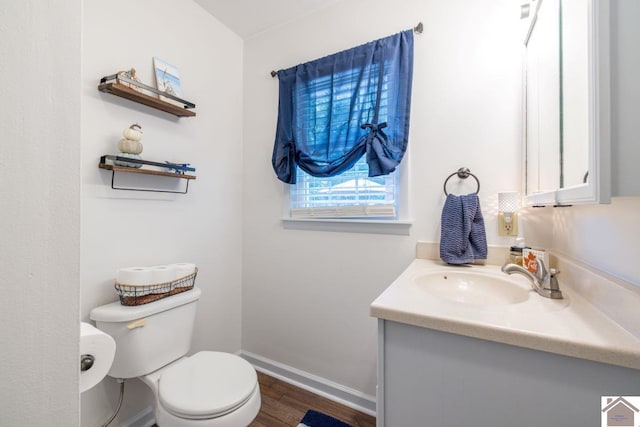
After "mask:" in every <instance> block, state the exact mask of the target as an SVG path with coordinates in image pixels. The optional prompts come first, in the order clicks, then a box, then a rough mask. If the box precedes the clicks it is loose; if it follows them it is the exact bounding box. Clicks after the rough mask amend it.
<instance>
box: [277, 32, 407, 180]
mask: <svg viewBox="0 0 640 427" xmlns="http://www.w3.org/2000/svg"><path fill="white" fill-rule="evenodd" d="M412 76H413V30H407V31H404V32H401V33H398V34H395V35H393V36H389V37H385V38H382V39H379V40H375V41H373V42H370V43H367V44H365V45H362V46H358V47H355V48H352V49H349V50H346V51H343V52H339V53H336V54H334V55H330V56H327V57H324V58H321V59H317V60H315V61H312V62H308V63H306V64H301V65H297V66H295V67H292V68H289V69H286V70H280V71H278V79H279V82H280V94H279V96H280V98H279V105H278V124H277V129H276V139H275V144H274V148H273V157H272V164H273V169H274V171H275V172H276V175H277V177H278V179H280V180H281V181H283V182H286V183H288V184H295V182H296V167H300V168H301V169H302V170H304V171H305V172H307V173H308V174H310V175H312V176H316V177H329V176H335V175H338V174H340V173H342V172H344V171H346V170H348V169H350V168H351V167H352V166H353V165H354V164H355V163H356V162H357V161H358V160H359V159H360V158H361V157H362V156H363V155H365V154H366V160H367V164H368V165H369V176H380V175H386V174H389V173H391V172H393V171H394V170H395V168H396V166H397V165H398V164H399V163H400V161H401V160H402V157H403V156H404V153H405V151H406V149H407V143H408V135H409V116H410V107H411V81H412Z"/></svg>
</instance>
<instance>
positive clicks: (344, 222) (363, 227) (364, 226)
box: [282, 218, 413, 236]
mask: <svg viewBox="0 0 640 427" xmlns="http://www.w3.org/2000/svg"><path fill="white" fill-rule="evenodd" d="M412 224H413V222H412V221H410V220H372V219H328V218H327V219H292V218H283V219H282V227H283V228H285V229H288V230H309V231H337V232H342V233H370V234H396V235H399V236H408V235H409V229H410V228H411V225H412Z"/></svg>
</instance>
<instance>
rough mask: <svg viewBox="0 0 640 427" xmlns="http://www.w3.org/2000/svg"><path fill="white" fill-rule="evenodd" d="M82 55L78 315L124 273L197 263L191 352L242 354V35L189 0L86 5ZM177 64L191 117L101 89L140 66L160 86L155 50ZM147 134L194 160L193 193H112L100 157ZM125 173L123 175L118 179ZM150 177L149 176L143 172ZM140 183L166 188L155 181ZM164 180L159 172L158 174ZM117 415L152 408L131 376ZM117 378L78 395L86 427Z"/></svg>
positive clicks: (108, 399)
mask: <svg viewBox="0 0 640 427" xmlns="http://www.w3.org/2000/svg"><path fill="white" fill-rule="evenodd" d="M83 24H84V32H83V50H82V53H83V57H82V73H83V77H82V99H83V108H82V131H83V141H82V158H81V159H80V162H81V166H82V175H81V180H82V225H81V231H82V240H81V246H82V257H81V283H82V287H81V294H82V307H81V316H82V318H83V319H88V314H89V312H90V310H91V309H92V308H93V307H95V306H98V305H101V304H105V303H108V302H111V301H114V300H116V299H117V297H116V294H115V290H114V289H113V281H114V276H115V272H116V270H117V269H118V268H121V267H127V266H134V265H147V266H149V265H158V264H166V263H171V262H180V261H190V262H195V263H196V264H197V265H198V267H199V273H198V277H197V280H196V285H197V286H199V287H200V288H201V289H202V290H203V296H202V298H201V300H200V302H199V309H198V317H197V324H196V330H195V333H194V345H193V348H192V350H193V351H199V350H203V349H208V350H223V351H237V350H239V349H240V321H241V311H240V308H241V307H240V304H241V302H240V296H241V291H240V287H241V232H242V228H241V219H242V216H241V208H242V198H241V194H242V188H241V185H242V159H241V156H242V149H241V147H242V125H241V120H242V110H241V108H242V78H241V76H242V40H241V39H240V38H239V37H238V36H237V35H235V34H234V33H232V32H231V31H230V30H228V29H227V28H226V27H224V26H223V25H222V24H220V23H219V22H218V21H217V20H216V19H215V18H213V17H212V16H211V15H209V14H208V13H206V12H205V11H204V10H203V9H201V7H200V6H198V5H197V4H195V3H194V2H190V1H187V2H185V1H178V0H145V1H136V2H129V1H125V0H116V1H112V2H110V3H109V4H108V5H105V4H104V3H99V2H94V1H85V2H84V22H83ZM153 56H158V57H160V58H162V59H165V60H166V61H169V62H171V63H172V64H175V65H176V66H177V67H178V69H179V72H180V76H181V79H182V89H183V96H184V98H185V99H187V100H190V101H192V102H194V103H195V104H196V108H195V111H196V113H197V116H196V117H192V118H180V119H178V118H176V117H175V116H172V115H169V114H166V113H163V112H160V111H157V110H153V109H150V108H147V107H145V106H142V105H139V104H134V103H132V102H130V101H128V100H124V99H121V98H117V97H114V96H112V95H109V94H103V93H100V92H98V90H97V85H98V82H99V79H100V77H102V76H105V75H109V74H113V73H115V72H116V71H118V70H126V69H129V68H130V67H135V68H136V70H137V71H138V74H139V77H140V78H141V80H142V81H143V82H144V83H146V84H150V85H154V82H155V79H154V76H153V74H152V57H153ZM136 122H137V123H139V124H140V125H141V126H142V128H143V132H144V136H143V139H142V143H143V144H144V151H143V153H142V156H143V158H145V159H148V160H155V161H161V162H162V161H164V160H172V161H180V162H190V163H192V164H193V165H194V166H195V167H196V169H197V170H196V172H195V174H196V175H197V179H196V180H195V181H192V182H191V183H190V185H189V192H188V194H186V195H172V196H167V195H162V194H157V193H141V192H129V191H116V190H112V189H111V188H110V179H111V174H110V173H108V172H106V171H103V170H100V169H98V167H97V164H98V160H99V157H100V156H101V155H103V154H113V153H115V151H116V143H117V141H118V140H119V139H120V138H121V132H122V130H123V129H124V128H126V127H128V126H129V125H131V124H132V123H136ZM118 178H119V176H116V179H118ZM142 178H148V177H142ZM142 178H141V179H140V181H138V180H137V179H136V180H135V182H134V184H135V183H139V182H144V183H146V185H152V186H153V185H155V184H157V185H163V184H160V183H159V182H158V180H153V179H152V180H148V179H145V180H144V181H143V180H142ZM161 180H162V178H161ZM126 387H127V391H126V399H125V401H126V403H125V406H124V408H123V410H122V412H121V414H120V415H119V417H118V419H119V420H120V421H122V420H126V419H128V418H129V417H131V416H132V415H133V414H136V413H138V412H140V411H142V410H144V409H145V407H146V406H147V405H149V404H150V403H151V401H150V397H151V395H150V393H149V392H148V391H147V388H146V387H145V386H144V385H142V383H140V382H139V381H137V380H133V381H129V382H127V386H126ZM116 400H117V385H116V384H115V381H114V380H113V379H110V378H107V379H106V380H104V381H103V382H102V383H101V384H100V385H98V386H97V387H95V388H94V389H92V390H90V391H88V392H86V393H83V395H82V425H83V426H87V427H89V426H96V425H100V424H101V423H102V422H103V421H104V420H105V418H107V417H108V416H109V415H110V413H111V411H112V410H113V408H114V406H115V403H116Z"/></svg>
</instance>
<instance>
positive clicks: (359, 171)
mask: <svg viewBox="0 0 640 427" xmlns="http://www.w3.org/2000/svg"><path fill="white" fill-rule="evenodd" d="M367 173H368V167H367V163H366V161H365V160H364V158H361V159H360V160H359V161H358V162H357V163H356V164H355V165H354V167H353V168H352V169H350V170H348V171H346V172H344V173H343V174H341V175H338V176H333V177H327V178H317V177H313V176H311V175H309V174H307V173H305V172H304V171H302V170H301V169H298V172H297V174H298V176H297V184H296V185H292V186H291V187H290V193H289V197H290V207H291V211H290V216H291V218H294V219H312V218H387V219H393V218H397V200H398V189H399V171H398V170H396V171H395V172H393V173H391V174H389V175H385V176H380V177H371V178H370V177H368V176H367Z"/></svg>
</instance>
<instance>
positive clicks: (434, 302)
mask: <svg viewBox="0 0 640 427" xmlns="http://www.w3.org/2000/svg"><path fill="white" fill-rule="evenodd" d="M457 271H464V272H474V273H476V272H477V273H479V274H483V275H498V277H503V278H504V277H508V279H509V280H510V281H512V282H513V284H514V286H521V287H523V288H525V289H529V290H530V288H531V286H530V284H529V281H528V280H527V279H526V278H525V277H522V276H519V275H512V276H506V275H505V274H504V273H502V272H501V271H500V267H499V266H496V265H472V266H469V265H465V266H449V265H446V264H443V263H442V262H440V261H434V260H428V259H416V260H414V261H413V262H412V263H411V264H410V265H409V267H407V269H406V270H405V271H404V272H403V273H402V274H401V275H400V276H399V277H398V278H397V279H396V280H395V281H394V282H393V283H392V284H391V285H390V286H389V287H388V288H387V289H386V290H385V291H384V292H383V293H382V294H380V296H379V297H378V298H376V300H375V301H374V302H373V303H372V304H371V306H370V314H371V316H373V317H377V318H379V319H384V320H391V321H395V322H400V323H405V324H409V325H414V326H419V327H424V328H430V329H435V330H439V331H443V332H449V333H453V334H458V335H464V336H469V337H475V338H480V339H485V340H489V341H494V342H499V343H503V344H511V345H516V346H520V347H525V348H530V349H534V350H541V351H547V352H551V353H557V354H562V355H566V356H573V357H578V358H582V359H588V360H593V361H597V362H603V363H608V364H612V365H618V366H624V367H627V368H633V369H640V340H639V339H638V338H637V337H635V336H634V335H632V334H631V333H630V332H628V331H627V330H625V329H624V328H622V327H621V326H620V325H619V324H618V323H616V322H615V321H613V320H611V319H610V318H609V317H607V316H606V315H604V314H603V313H602V312H601V311H599V310H598V309H597V308H596V307H594V305H592V304H591V303H590V302H589V301H588V300H587V299H585V298H582V297H581V296H580V295H579V294H578V293H577V292H576V291H574V290H573V289H572V288H570V287H568V286H563V283H562V280H561V281H560V285H561V288H562V291H563V294H564V295H565V299H564V300H551V299H548V298H543V297H541V296H539V295H538V294H537V293H535V291H533V290H530V291H529V295H528V298H526V300H524V301H522V302H519V303H517V304H510V305H496V306H491V305H473V304H467V303H462V302H457V301H454V300H450V299H445V298H440V297H437V296H434V295H433V294H431V293H429V292H427V291H425V289H424V287H423V286H422V285H420V284H419V283H418V282H416V281H414V279H415V278H416V277H419V276H421V275H424V274H427V273H430V272H445V273H446V272H457ZM501 275H502V276H501ZM639 317H640V316H639Z"/></svg>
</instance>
